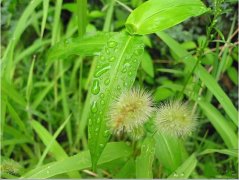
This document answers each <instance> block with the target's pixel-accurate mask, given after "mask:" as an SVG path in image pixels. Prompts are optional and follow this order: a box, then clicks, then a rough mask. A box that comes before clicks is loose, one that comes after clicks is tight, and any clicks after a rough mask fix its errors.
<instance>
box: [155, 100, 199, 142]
mask: <svg viewBox="0 0 239 180" xmlns="http://www.w3.org/2000/svg"><path fill="white" fill-rule="evenodd" d="M196 119H197V118H196V116H195V115H194V114H192V109H191V107H190V106H189V105H188V104H187V103H183V102H181V101H179V100H172V101H169V102H166V103H164V104H162V105H161V106H160V107H159V109H158V112H157V116H156V127H157V129H158V130H159V131H160V132H162V133H165V134H168V135H171V136H176V137H186V136H187V135H190V134H191V132H192V131H193V130H194V129H195V126H196Z"/></svg>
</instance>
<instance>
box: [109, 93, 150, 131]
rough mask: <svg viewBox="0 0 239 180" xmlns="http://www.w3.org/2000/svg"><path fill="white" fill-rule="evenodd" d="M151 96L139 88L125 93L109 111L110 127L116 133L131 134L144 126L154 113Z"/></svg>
mask: <svg viewBox="0 0 239 180" xmlns="http://www.w3.org/2000/svg"><path fill="white" fill-rule="evenodd" d="M153 110H154V108H153V103H152V99H151V94H150V93H148V92H146V91H145V90H142V89H139V88H133V89H131V90H129V91H126V92H123V93H122V94H121V95H120V96H119V97H118V98H116V100H115V101H114V102H113V103H112V105H111V107H110V110H109V123H108V124H109V127H110V129H111V130H112V131H113V132H114V133H119V132H121V131H122V130H124V131H126V132H128V133H131V132H134V131H135V128H138V127H139V126H143V124H144V123H145V122H146V121H147V120H148V118H149V116H150V115H151V113H152V112H153Z"/></svg>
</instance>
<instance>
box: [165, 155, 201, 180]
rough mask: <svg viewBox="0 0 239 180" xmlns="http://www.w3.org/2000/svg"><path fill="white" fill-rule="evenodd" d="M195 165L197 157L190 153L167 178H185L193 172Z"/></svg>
mask: <svg viewBox="0 0 239 180" xmlns="http://www.w3.org/2000/svg"><path fill="white" fill-rule="evenodd" d="M196 165H197V159H196V157H195V154H192V155H191V156H190V157H189V158H188V159H187V160H186V161H184V163H183V164H182V165H181V166H179V167H178V168H177V170H176V171H175V172H174V173H172V174H171V175H170V176H169V177H168V178H170V179H171V178H173V179H176V178H179V179H187V178H188V177H189V176H190V174H191V173H192V172H193V170H194V169H195V167H196Z"/></svg>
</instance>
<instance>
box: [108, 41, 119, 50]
mask: <svg viewBox="0 0 239 180" xmlns="http://www.w3.org/2000/svg"><path fill="white" fill-rule="evenodd" d="M117 44H118V43H117V42H115V41H110V42H108V46H109V47H110V48H113V47H115V46H117Z"/></svg>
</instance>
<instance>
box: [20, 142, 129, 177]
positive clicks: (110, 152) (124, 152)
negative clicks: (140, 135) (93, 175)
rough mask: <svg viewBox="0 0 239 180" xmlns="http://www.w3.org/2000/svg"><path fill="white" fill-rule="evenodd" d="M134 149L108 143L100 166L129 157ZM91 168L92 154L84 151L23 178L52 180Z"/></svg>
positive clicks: (37, 169) (118, 143)
mask: <svg viewBox="0 0 239 180" xmlns="http://www.w3.org/2000/svg"><path fill="white" fill-rule="evenodd" d="M131 153H132V149H131V148H130V147H129V146H128V145H126V144H125V143H123V142H113V143H108V144H107V145H106V147H105V149H104V151H103V153H102V156H101V158H100V159H99V162H98V164H99V165H100V164H104V163H107V162H110V161H112V160H115V159H119V158H122V157H128V156H129V155H131ZM90 167H91V158H90V152H89V151H88V150H87V151H83V152H80V153H78V154H76V155H74V156H71V157H67V158H65V159H63V160H60V161H56V162H53V163H49V164H46V165H44V166H42V167H39V168H36V169H33V170H31V171H30V172H28V173H27V174H25V175H24V176H23V178H50V177H53V176H55V175H58V174H63V173H69V172H71V171H78V170H83V169H86V168H90Z"/></svg>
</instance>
